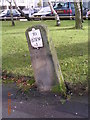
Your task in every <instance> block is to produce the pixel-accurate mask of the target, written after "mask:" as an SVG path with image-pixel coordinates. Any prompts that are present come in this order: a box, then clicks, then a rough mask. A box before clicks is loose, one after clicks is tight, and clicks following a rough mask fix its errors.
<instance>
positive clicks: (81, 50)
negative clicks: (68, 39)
mask: <svg viewBox="0 0 90 120" xmlns="http://www.w3.org/2000/svg"><path fill="white" fill-rule="evenodd" d="M56 51H57V55H58V59H66V58H69V57H79V56H84V55H87V54H88V42H85V43H76V44H68V45H61V46H58V47H56Z"/></svg>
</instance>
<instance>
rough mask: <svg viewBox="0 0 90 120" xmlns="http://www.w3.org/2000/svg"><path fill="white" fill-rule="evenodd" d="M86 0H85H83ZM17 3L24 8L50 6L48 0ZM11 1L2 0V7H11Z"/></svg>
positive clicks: (19, 1)
mask: <svg viewBox="0 0 90 120" xmlns="http://www.w3.org/2000/svg"><path fill="white" fill-rule="evenodd" d="M10 1H12V5H13V8H14V7H15V5H14V3H13V0H10ZM51 1H61V0H51ZM83 1H85V0H83ZM16 3H17V5H18V6H19V7H20V8H21V9H23V8H24V7H26V8H29V7H31V6H33V8H35V7H46V6H48V0H16ZM84 4H85V6H87V7H88V2H85V3H84ZM9 7H10V6H9V3H8V2H7V0H0V9H7V8H9Z"/></svg>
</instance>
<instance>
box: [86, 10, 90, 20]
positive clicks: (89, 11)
mask: <svg viewBox="0 0 90 120" xmlns="http://www.w3.org/2000/svg"><path fill="white" fill-rule="evenodd" d="M86 18H88V19H89V20H90V10H88V11H87V14H86Z"/></svg>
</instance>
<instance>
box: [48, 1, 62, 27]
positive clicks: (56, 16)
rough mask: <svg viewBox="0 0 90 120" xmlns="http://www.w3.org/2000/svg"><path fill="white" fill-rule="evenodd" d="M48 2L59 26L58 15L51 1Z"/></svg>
mask: <svg viewBox="0 0 90 120" xmlns="http://www.w3.org/2000/svg"><path fill="white" fill-rule="evenodd" d="M48 4H49V6H50V9H51V11H52V12H53V14H54V15H55V18H56V21H57V26H59V25H60V18H59V16H58V14H57V12H56V11H55V10H54V8H53V5H52V3H51V2H50V1H49V2H48Z"/></svg>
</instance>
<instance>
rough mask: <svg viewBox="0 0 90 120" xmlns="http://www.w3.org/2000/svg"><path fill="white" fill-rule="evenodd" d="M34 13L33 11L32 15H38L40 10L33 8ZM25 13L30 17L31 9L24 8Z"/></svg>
mask: <svg viewBox="0 0 90 120" xmlns="http://www.w3.org/2000/svg"><path fill="white" fill-rule="evenodd" d="M32 10H33V11H32V13H31V15H33V13H37V12H38V11H39V10H40V8H33V9H32ZM22 11H23V12H24V14H25V15H28V16H29V14H30V13H29V12H30V9H29V8H24V9H23V10H22Z"/></svg>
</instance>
